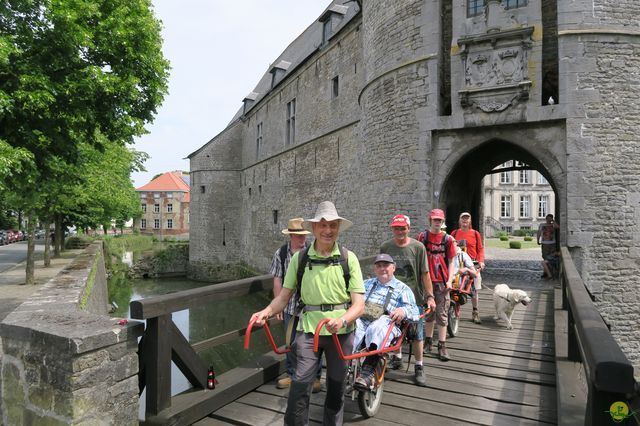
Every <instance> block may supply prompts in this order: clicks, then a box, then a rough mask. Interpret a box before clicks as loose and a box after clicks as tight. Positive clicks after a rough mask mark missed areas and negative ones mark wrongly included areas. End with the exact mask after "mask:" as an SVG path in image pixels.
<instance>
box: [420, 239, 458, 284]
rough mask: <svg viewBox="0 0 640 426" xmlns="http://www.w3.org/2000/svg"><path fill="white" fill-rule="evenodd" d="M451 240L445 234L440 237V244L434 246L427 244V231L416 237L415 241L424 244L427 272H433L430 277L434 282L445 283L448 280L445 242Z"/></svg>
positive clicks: (447, 259)
mask: <svg viewBox="0 0 640 426" xmlns="http://www.w3.org/2000/svg"><path fill="white" fill-rule="evenodd" d="M450 239H451V237H450V235H449V234H447V233H446V232H445V233H444V234H443V235H442V239H441V240H440V243H438V244H434V243H430V242H429V230H424V231H423V232H421V233H420V235H418V238H417V240H418V241H420V242H422V244H424V247H425V248H426V250H427V263H428V264H429V270H431V271H433V274H432V275H431V277H432V280H433V281H434V282H447V279H448V278H449V261H450V259H449V256H447V241H449V240H450Z"/></svg>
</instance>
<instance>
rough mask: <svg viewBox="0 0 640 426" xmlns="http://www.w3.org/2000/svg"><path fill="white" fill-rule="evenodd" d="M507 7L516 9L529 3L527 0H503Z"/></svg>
mask: <svg viewBox="0 0 640 426" xmlns="http://www.w3.org/2000/svg"><path fill="white" fill-rule="evenodd" d="M502 2H503V3H504V8H505V9H516V8H518V7H524V6H526V5H527V0H502Z"/></svg>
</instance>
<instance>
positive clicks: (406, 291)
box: [364, 277, 420, 321]
mask: <svg viewBox="0 0 640 426" xmlns="http://www.w3.org/2000/svg"><path fill="white" fill-rule="evenodd" d="M391 289H393V294H392V296H391V300H389V304H388V305H387V306H385V309H386V310H387V312H389V313H391V312H393V311H394V310H395V309H396V308H401V309H402V310H403V311H404V313H405V316H406V318H407V319H408V320H410V321H417V320H418V318H419V317H420V312H419V311H418V305H416V298H415V296H414V295H413V292H412V291H411V289H410V288H409V286H408V285H406V284H405V283H403V282H402V281H400V280H398V279H397V278H396V277H393V278H392V279H391V280H390V281H389V282H388V283H386V284H382V283H380V281H378V279H377V278H369V279H368V280H366V281H365V282H364V297H365V300H366V301H367V302H371V303H376V304H378V305H384V302H385V300H386V299H387V293H388V292H389V291H391Z"/></svg>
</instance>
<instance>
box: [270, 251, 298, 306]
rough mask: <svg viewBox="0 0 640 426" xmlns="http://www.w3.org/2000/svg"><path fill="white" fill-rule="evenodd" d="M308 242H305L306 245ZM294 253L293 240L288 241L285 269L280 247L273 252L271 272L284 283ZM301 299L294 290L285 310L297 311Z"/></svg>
mask: <svg viewBox="0 0 640 426" xmlns="http://www.w3.org/2000/svg"><path fill="white" fill-rule="evenodd" d="M306 246H307V244H306V243H305V247H306ZM292 256H293V253H291V242H288V243H287V258H286V259H285V260H284V270H282V260H281V259H280V248H279V247H278V250H276V252H275V253H274V254H273V259H271V268H269V273H270V274H271V275H273V276H274V277H278V278H280V279H281V280H282V282H283V283H284V276H285V274H286V273H287V269H289V262H291V257H292ZM299 300H300V296H299V295H298V292H297V291H296V292H294V294H293V296H291V299H289V303H287V306H286V307H285V308H284V312H285V313H287V314H289V315H293V314H295V312H296V308H297V307H298V301H299Z"/></svg>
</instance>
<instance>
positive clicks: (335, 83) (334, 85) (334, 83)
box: [331, 75, 340, 98]
mask: <svg viewBox="0 0 640 426" xmlns="http://www.w3.org/2000/svg"><path fill="white" fill-rule="evenodd" d="M339 94H340V81H339V79H338V76H337V75H336V76H335V77H333V79H332V80H331V97H332V98H337V97H338V95H339Z"/></svg>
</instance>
